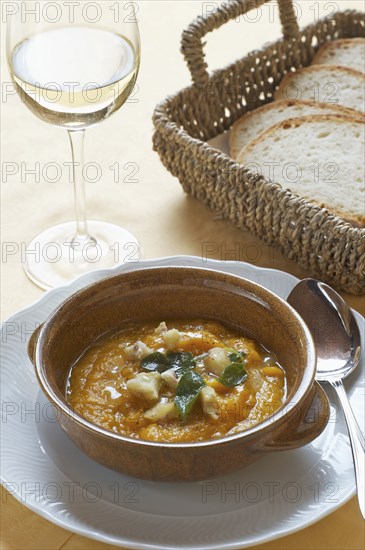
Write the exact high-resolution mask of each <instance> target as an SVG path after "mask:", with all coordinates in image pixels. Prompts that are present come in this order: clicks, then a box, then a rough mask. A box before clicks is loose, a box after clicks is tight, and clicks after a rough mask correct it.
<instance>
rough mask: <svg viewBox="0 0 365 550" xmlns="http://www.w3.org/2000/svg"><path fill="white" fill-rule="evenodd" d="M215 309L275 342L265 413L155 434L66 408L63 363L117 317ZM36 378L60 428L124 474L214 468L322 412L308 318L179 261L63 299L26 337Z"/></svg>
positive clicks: (280, 439) (195, 476) (216, 471)
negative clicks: (180, 435)
mask: <svg viewBox="0 0 365 550" xmlns="http://www.w3.org/2000/svg"><path fill="white" fill-rule="evenodd" d="M181 318H187V319H188V318H207V319H216V320H219V321H221V322H223V323H225V324H228V325H231V326H235V327H238V328H240V329H243V330H244V331H245V332H246V333H247V334H248V335H250V336H252V337H253V338H255V339H256V340H257V341H258V342H259V343H261V344H262V345H263V346H265V348H267V349H268V350H270V351H272V352H274V353H275V354H276V356H277V358H278V360H279V362H280V363H281V365H282V366H283V367H284V369H285V371H286V375H287V384H288V397H287V400H286V402H285V403H284V405H283V406H282V407H281V408H280V409H279V410H278V411H277V412H276V413H274V414H273V415H271V416H270V417H269V418H268V419H267V420H265V421H263V422H262V423H260V424H258V425H257V426H255V427H253V428H251V429H249V430H246V431H244V432H241V433H238V434H235V435H231V436H226V437H223V438H221V439H215V440H212V441H206V442H197V443H156V442H149V441H142V440H138V439H131V438H128V437H124V436H121V435H117V434H115V433H112V432H110V431H107V430H105V429H103V428H100V427H99V426H96V425H94V424H92V423H90V422H89V421H87V420H86V419H84V418H83V417H81V416H79V415H78V414H76V413H75V412H73V411H72V410H71V409H70V406H69V405H68V403H67V401H66V399H65V384H66V379H67V375H68V373H69V369H70V366H71V365H72V364H73V363H74V361H75V360H76V359H77V358H78V357H79V356H80V354H81V353H82V352H83V351H84V350H85V349H86V348H87V347H88V346H89V345H90V344H91V343H92V342H93V341H94V340H95V339H97V338H98V337H99V336H101V335H102V334H104V333H105V332H107V331H110V330H115V329H117V328H118V327H120V326H122V325H123V323H125V322H126V321H140V322H145V321H151V320H154V321H161V320H166V321H168V320H173V319H181ZM30 355H31V358H32V360H33V362H34V364H35V369H36V373H37V376H38V380H39V383H40V385H41V388H42V390H43V391H44V393H45V395H46V397H47V398H48V399H49V401H50V402H51V403H52V404H53V405H54V407H55V408H56V409H57V418H58V421H59V423H60V425H61V427H62V428H63V429H64V431H65V432H66V433H67V434H68V435H69V437H70V438H71V439H72V440H73V441H74V442H75V443H76V445H78V447H80V449H82V450H83V451H84V452H85V453H86V454H87V455H88V456H90V457H91V458H93V459H94V460H96V461H97V462H100V463H101V464H103V465H104V466H107V467H109V468H113V469H114V470H118V471H121V472H124V473H126V474H128V475H131V476H135V477H140V478H145V479H151V480H165V481H171V480H173V481H192V480H199V479H200V480H201V479H208V478H211V477H215V476H219V475H221V474H225V473H228V472H231V471H234V470H238V469H240V468H242V467H243V466H246V465H247V464H249V463H251V462H252V461H254V460H256V459H257V458H258V457H259V456H260V455H262V454H265V453H271V452H272V451H280V450H287V449H294V448H297V447H301V446H303V445H306V444H307V443H309V442H310V441H312V440H313V439H315V438H316V437H317V436H318V435H319V434H320V433H321V432H322V430H323V429H324V427H325V426H326V424H327V420H328V416H329V404H328V399H327V397H326V395H325V393H324V392H323V390H322V389H321V387H320V386H319V385H318V384H317V383H316V382H315V381H314V375H315V365H316V358H315V350H314V345H313V340H312V338H311V335H310V333H309V330H308V328H307V327H306V325H305V324H304V322H303V321H302V319H301V318H300V317H299V315H298V314H297V313H296V312H295V311H294V310H293V309H292V308H291V307H290V306H289V305H288V304H287V303H286V302H285V301H283V300H282V299H280V298H279V297H277V296H276V295H275V294H273V293H272V292H269V291H268V290H266V289H264V288H263V287H261V286H260V285H258V284H255V283H252V282H250V281H247V280H245V279H242V278H240V277H236V276H233V275H227V274H225V273H220V272H216V271H211V270H204V269H199V268H188V267H181V268H180V267H172V268H155V269H142V270H138V271H133V272H130V273H122V274H120V275H116V276H113V277H109V278H106V279H104V280H102V281H99V282H97V283H94V284H92V285H90V286H89V287H87V288H85V289H83V290H81V291H79V292H76V293H75V294H73V295H72V296H71V297H70V298H69V299H68V300H66V301H65V302H64V303H63V304H62V305H61V306H60V307H59V308H58V309H57V310H56V311H55V312H54V313H53V314H52V315H51V316H50V317H49V318H48V319H47V320H46V322H45V323H44V325H43V326H42V327H41V329H40V330H39V332H38V334H36V335H34V337H33V338H32V341H31V345H30Z"/></svg>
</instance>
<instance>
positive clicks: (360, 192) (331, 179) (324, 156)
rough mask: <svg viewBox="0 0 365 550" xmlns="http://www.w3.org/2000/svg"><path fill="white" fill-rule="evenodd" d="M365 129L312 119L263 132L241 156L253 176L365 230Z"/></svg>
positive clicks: (345, 121)
mask: <svg viewBox="0 0 365 550" xmlns="http://www.w3.org/2000/svg"><path fill="white" fill-rule="evenodd" d="M364 134H365V125H364V124H363V123H362V122H360V121H358V120H356V119H353V120H351V119H349V118H348V117H343V116H341V115H310V116H305V117H299V118H294V119H289V120H287V121H284V122H280V123H279V124H276V125H275V126H273V127H271V128H270V129H269V130H266V131H264V132H262V133H261V134H260V135H259V136H258V137H257V138H256V139H254V140H253V141H252V142H251V143H249V144H248V145H247V146H246V147H245V148H244V149H243V150H242V151H241V152H240V154H239V155H238V159H237V160H238V162H240V163H241V164H243V165H244V166H246V168H247V169H249V170H250V171H252V172H255V173H258V174H260V175H261V174H262V175H264V176H265V177H266V178H267V179H269V180H270V181H273V182H275V183H279V184H281V185H282V186H283V187H285V188H287V189H290V191H291V192H292V193H294V194H296V195H299V196H300V197H302V198H304V199H306V200H307V201H309V202H311V203H313V204H316V205H318V206H320V207H322V208H327V209H328V210H330V211H331V212H333V213H334V214H336V215H337V216H339V217H341V218H343V219H345V220H347V221H349V222H350V223H352V224H353V225H355V226H358V227H365V185H364V161H365V159H364V151H365V140H364V137H365V136H364Z"/></svg>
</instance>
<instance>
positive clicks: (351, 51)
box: [312, 38, 365, 73]
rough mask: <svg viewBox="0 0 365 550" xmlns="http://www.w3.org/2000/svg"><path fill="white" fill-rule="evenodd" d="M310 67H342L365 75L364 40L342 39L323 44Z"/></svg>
mask: <svg viewBox="0 0 365 550" xmlns="http://www.w3.org/2000/svg"><path fill="white" fill-rule="evenodd" d="M312 65H342V66H343V67H350V69H355V70H356V71H361V72H363V73H365V38H343V39H341V40H334V41H333V42H327V43H326V44H324V45H323V46H322V47H321V48H320V49H319V50H318V52H317V53H316V55H315V56H314V59H313V61H312Z"/></svg>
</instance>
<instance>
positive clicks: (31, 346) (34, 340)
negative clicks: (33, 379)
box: [28, 323, 43, 366]
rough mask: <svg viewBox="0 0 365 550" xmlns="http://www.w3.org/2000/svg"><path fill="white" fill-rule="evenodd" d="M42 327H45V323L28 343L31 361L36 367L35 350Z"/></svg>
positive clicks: (36, 330) (37, 329)
mask: <svg viewBox="0 0 365 550" xmlns="http://www.w3.org/2000/svg"><path fill="white" fill-rule="evenodd" d="M42 327H43V323H42V324H41V325H39V327H37V328H36V329H35V331H34V332H33V334H32V336H31V337H30V340H29V343H28V356H29V359H30V360H31V361H32V363H33V365H34V366H35V357H34V354H35V348H36V346H37V342H38V336H39V333H40V331H41V328H42Z"/></svg>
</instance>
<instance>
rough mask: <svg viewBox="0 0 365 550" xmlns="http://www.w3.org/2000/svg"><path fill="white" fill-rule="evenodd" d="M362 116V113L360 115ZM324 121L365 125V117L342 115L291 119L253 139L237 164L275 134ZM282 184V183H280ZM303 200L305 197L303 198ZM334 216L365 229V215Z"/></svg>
mask: <svg viewBox="0 0 365 550" xmlns="http://www.w3.org/2000/svg"><path fill="white" fill-rule="evenodd" d="M360 115H361V113H360ZM324 121H333V122H336V123H337V124H341V123H349V122H352V123H355V124H362V125H363V124H364V117H362V116H360V117H348V116H344V115H341V114H338V115H335V114H334V115H308V116H303V117H297V118H291V119H288V120H285V121H282V122H279V123H278V124H274V125H273V126H271V127H270V128H268V129H267V130H264V131H263V132H261V133H260V134H259V135H258V136H257V137H256V138H255V139H253V140H252V141H251V142H250V143H249V144H248V145H247V146H246V147H244V148H243V149H242V150H241V151H240V153H239V155H238V157H237V162H239V163H240V164H244V163H245V157H246V156H247V155H248V154H249V153H250V152H251V151H252V150H253V149H254V148H255V147H256V145H257V144H258V143H260V142H262V141H264V140H265V139H266V138H267V137H268V136H270V135H272V134H275V132H277V131H279V130H283V129H285V130H286V129H288V127H289V128H290V127H293V128H297V127H299V126H301V125H302V124H306V123H308V122H324ZM278 183H280V182H278ZM293 195H295V196H298V197H300V195H298V194H297V193H295V192H293ZM301 198H303V197H301ZM303 200H306V201H307V202H310V203H311V204H315V205H316V206H319V207H320V208H326V209H327V210H329V211H332V209H331V206H330V205H328V204H324V203H323V202H319V201H316V200H315V199H311V200H309V199H304V198H303ZM334 214H335V215H336V216H338V217H340V218H343V219H344V220H345V221H347V222H349V223H351V224H352V225H354V226H355V227H359V228H364V227H365V213H364V215H363V216H358V215H352V214H349V213H348V212H344V211H341V210H340V209H338V208H336V212H334Z"/></svg>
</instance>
